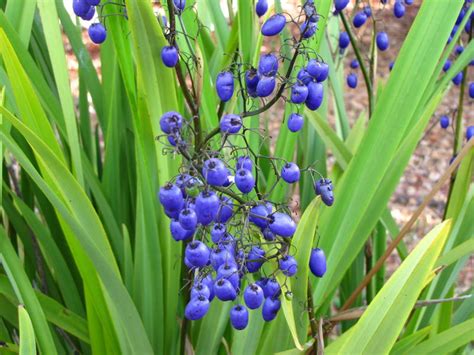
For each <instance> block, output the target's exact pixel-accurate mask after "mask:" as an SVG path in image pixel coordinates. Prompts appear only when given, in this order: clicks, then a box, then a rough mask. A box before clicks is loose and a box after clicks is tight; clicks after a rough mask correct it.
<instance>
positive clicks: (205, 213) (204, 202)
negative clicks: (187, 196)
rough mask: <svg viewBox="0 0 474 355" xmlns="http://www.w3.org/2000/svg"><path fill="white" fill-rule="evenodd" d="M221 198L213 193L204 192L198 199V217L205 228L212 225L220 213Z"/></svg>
mask: <svg viewBox="0 0 474 355" xmlns="http://www.w3.org/2000/svg"><path fill="white" fill-rule="evenodd" d="M219 205H220V204H219V197H217V195H216V193H215V192H213V191H203V192H201V193H200V194H199V196H198V197H197V198H196V207H195V211H196V215H197V218H198V222H199V223H201V224H202V225H204V226H207V225H208V224H210V223H211V222H212V221H213V220H214V219H215V218H216V216H217V212H218V211H219Z"/></svg>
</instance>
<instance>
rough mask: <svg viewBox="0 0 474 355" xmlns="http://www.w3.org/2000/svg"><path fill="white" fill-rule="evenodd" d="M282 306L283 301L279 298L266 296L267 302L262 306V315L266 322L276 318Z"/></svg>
mask: <svg viewBox="0 0 474 355" xmlns="http://www.w3.org/2000/svg"><path fill="white" fill-rule="evenodd" d="M280 308H281V301H280V300H279V299H278V298H271V297H267V298H265V302H264V303H263V307H262V317H263V319H264V320H265V322H270V321H272V320H274V319H275V317H276V316H277V314H278V311H279V310H280Z"/></svg>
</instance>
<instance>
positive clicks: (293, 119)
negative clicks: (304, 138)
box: [288, 113, 304, 132]
mask: <svg viewBox="0 0 474 355" xmlns="http://www.w3.org/2000/svg"><path fill="white" fill-rule="evenodd" d="M303 125H304V118H303V116H301V115H299V114H297V113H292V114H290V116H289V117H288V129H289V130H290V131H291V132H298V131H299V130H301V128H303Z"/></svg>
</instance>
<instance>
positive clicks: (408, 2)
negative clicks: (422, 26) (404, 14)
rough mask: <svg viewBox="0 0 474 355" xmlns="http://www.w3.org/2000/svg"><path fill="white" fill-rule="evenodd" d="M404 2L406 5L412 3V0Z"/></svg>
mask: <svg viewBox="0 0 474 355" xmlns="http://www.w3.org/2000/svg"><path fill="white" fill-rule="evenodd" d="M405 4H407V5H413V0H405Z"/></svg>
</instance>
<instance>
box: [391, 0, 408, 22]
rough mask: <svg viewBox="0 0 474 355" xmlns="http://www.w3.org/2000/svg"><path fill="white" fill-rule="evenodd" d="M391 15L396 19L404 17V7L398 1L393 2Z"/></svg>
mask: <svg viewBox="0 0 474 355" xmlns="http://www.w3.org/2000/svg"><path fill="white" fill-rule="evenodd" d="M393 14H394V15H395V17H396V18H402V17H403V15H405V5H403V4H402V2H401V1H400V0H398V1H396V2H395V5H394V6H393Z"/></svg>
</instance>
